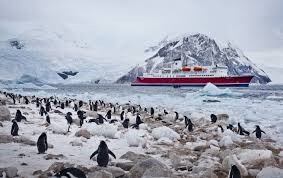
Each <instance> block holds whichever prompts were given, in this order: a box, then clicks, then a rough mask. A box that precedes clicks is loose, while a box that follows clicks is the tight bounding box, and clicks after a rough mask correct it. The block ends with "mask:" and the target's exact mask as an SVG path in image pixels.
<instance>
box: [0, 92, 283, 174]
mask: <svg viewBox="0 0 283 178" xmlns="http://www.w3.org/2000/svg"><path fill="white" fill-rule="evenodd" d="M27 98H28V100H29V101H30V103H28V104H26V103H25V101H24V99H23V97H22V98H20V99H19V102H18V100H17V101H16V103H15V104H14V103H13V100H12V98H11V97H9V96H7V94H5V93H2V94H1V96H0V100H1V106H0V154H1V156H0V167H1V168H0V176H3V175H4V174H5V175H6V176H7V177H42V178H43V177H51V176H53V175H54V173H57V172H59V171H60V170H62V169H64V168H67V167H76V168H79V169H80V170H82V171H83V172H84V173H85V174H86V175H87V177H89V178H90V177H98V178H99V177H101V178H104V177H105V178H108V177H109V178H110V177H117V178H127V177H129V178H139V177H143V178H146V177H173V178H202V177H212V178H214V177H215V178H217V177H219V178H226V177H228V174H229V171H230V168H231V166H232V165H236V166H237V167H238V169H239V170H240V172H241V175H242V177H247V178H248V177H257V178H264V177H269V178H271V177H274V178H275V177H282V176H283V148H282V147H281V146H280V145H278V144H277V143H276V141H274V140H272V139H270V138H269V137H268V134H267V135H266V136H264V137H263V138H262V139H257V138H256V137H255V136H254V135H252V134H251V135H249V136H244V135H239V134H237V133H236V132H234V131H232V130H230V129H226V126H228V125H229V124H230V123H229V122H228V118H229V115H227V114H225V113H223V114H217V121H216V122H215V123H212V122H211V120H210V118H209V117H206V116H205V117H204V116H202V115H199V116H198V115H191V116H188V117H189V119H190V120H191V121H192V123H193V124H194V127H193V131H189V130H188V129H187V128H185V119H184V118H185V116H183V115H182V114H178V118H177V119H176V114H175V112H174V111H166V112H168V114H165V112H164V108H154V109H155V112H154V114H153V115H152V114H151V113H150V112H149V110H150V108H147V109H146V110H147V111H145V108H142V106H138V105H135V104H131V103H126V104H113V103H106V102H105V103H104V102H103V103H101V102H98V103H99V104H98V108H97V109H98V111H92V110H90V104H89V102H86V101H84V102H83V105H82V106H81V107H80V110H83V111H85V112H86V121H89V120H90V119H96V118H97V115H98V114H101V115H102V116H105V115H106V113H107V112H108V111H109V110H111V111H112V119H115V120H117V122H114V123H111V122H110V120H108V119H107V122H105V123H103V124H98V125H97V124H95V123H90V122H85V123H84V124H83V126H82V127H81V128H80V127H79V124H78V122H79V119H78V118H77V112H76V111H74V109H73V106H74V104H78V103H79V101H77V100H75V99H70V98H60V99H59V98H57V100H59V101H61V103H65V101H66V100H69V101H71V102H70V103H69V106H65V107H64V109H62V108H60V105H59V104H54V102H53V100H54V99H50V100H51V101H52V102H51V103H52V104H51V110H50V112H49V116H50V120H51V123H50V124H48V123H46V121H45V116H40V115H39V114H38V113H39V108H37V107H36V102H35V101H36V97H35V96H27ZM41 104H42V105H44V106H45V103H44V101H43V100H42V102H41ZM58 106H59V107H58ZM114 108H115V109H114ZM133 108H135V109H133ZM17 110H20V111H21V112H22V113H23V115H24V116H25V117H26V119H27V120H26V121H21V122H19V123H18V124H19V129H20V130H19V136H11V134H10V130H11V125H12V123H11V120H12V119H14V118H15V114H16V111H17ZM135 110H136V111H135ZM122 111H126V113H125V118H127V119H129V122H130V124H135V121H136V117H137V113H139V114H140V117H141V120H142V121H143V123H142V124H141V125H140V126H139V127H138V129H135V128H130V127H129V128H124V127H123V125H122V121H121V120H120V114H121V112H122ZM134 111H135V112H134ZM67 112H71V113H73V119H74V123H73V124H72V126H71V132H70V133H67V132H66V131H67V122H66V120H65V114H66V113H67ZM219 125H220V126H222V128H223V131H222V130H221V128H220V127H219ZM263 129H264V128H263ZM41 132H46V133H47V137H48V147H49V148H50V149H48V150H47V153H46V154H43V155H38V154H37V152H36V140H37V138H38V136H39V135H40V133H41ZM250 132H252V130H251V131H250ZM100 140H105V141H106V142H107V144H108V145H109V148H111V149H112V150H114V151H113V152H115V154H116V156H117V159H116V160H113V159H112V160H111V162H110V163H109V165H108V167H106V168H104V167H99V166H97V163H96V161H95V160H89V156H90V154H91V152H93V151H94V150H95V149H96V148H97V146H98V143H99V141H100ZM1 174H3V175H1Z"/></svg>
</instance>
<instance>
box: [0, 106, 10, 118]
mask: <svg viewBox="0 0 283 178" xmlns="http://www.w3.org/2000/svg"><path fill="white" fill-rule="evenodd" d="M10 120H11V113H10V110H9V109H8V108H7V107H6V106H1V105H0V121H10Z"/></svg>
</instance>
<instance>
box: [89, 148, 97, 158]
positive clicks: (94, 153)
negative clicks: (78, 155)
mask: <svg viewBox="0 0 283 178" xmlns="http://www.w3.org/2000/svg"><path fill="white" fill-rule="evenodd" d="M97 153H98V150H96V151H95V152H93V153H92V155H91V156H90V158H89V159H91V158H92V157H94V156H95V155H96V154H97Z"/></svg>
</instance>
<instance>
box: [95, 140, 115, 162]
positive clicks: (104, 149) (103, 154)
mask: <svg viewBox="0 0 283 178" xmlns="http://www.w3.org/2000/svg"><path fill="white" fill-rule="evenodd" d="M96 154H98V155H97V163H98V166H100V167H107V165H108V162H109V154H110V155H111V156H113V157H114V158H115V159H116V156H115V154H114V153H113V152H112V151H111V150H109V149H108V146H107V144H106V143H105V141H101V142H100V144H99V146H98V149H97V150H96V151H95V152H94V153H92V155H91V156H90V159H91V158H92V157H94V156H95V155H96Z"/></svg>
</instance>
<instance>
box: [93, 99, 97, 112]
mask: <svg viewBox="0 0 283 178" xmlns="http://www.w3.org/2000/svg"><path fill="white" fill-rule="evenodd" d="M97 105H98V102H97V101H95V103H94V105H93V107H92V109H93V111H97V108H98V107H97Z"/></svg>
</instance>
